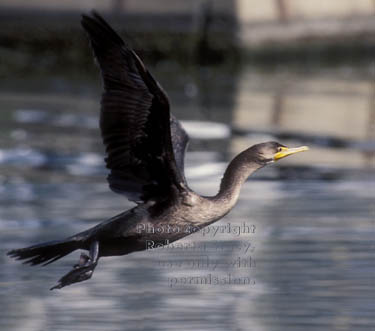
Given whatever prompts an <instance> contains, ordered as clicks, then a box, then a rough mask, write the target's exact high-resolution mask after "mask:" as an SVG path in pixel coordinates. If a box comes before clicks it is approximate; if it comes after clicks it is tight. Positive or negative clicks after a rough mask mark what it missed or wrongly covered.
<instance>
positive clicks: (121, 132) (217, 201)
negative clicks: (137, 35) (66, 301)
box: [8, 12, 307, 289]
mask: <svg viewBox="0 0 375 331" xmlns="http://www.w3.org/2000/svg"><path fill="white" fill-rule="evenodd" d="M81 23H82V26H83V28H84V29H85V31H86V32H87V35H88V37H89V40H90V43H91V47H92V49H93V51H94V55H95V58H96V60H97V62H98V65H99V67H100V69H101V73H102V78H103V85H104V93H103V95H102V100H101V114H100V129H101V134H102V138H103V143H104V145H105V147H106V154H107V157H106V159H105V161H106V165H107V168H108V169H109V170H110V173H109V176H108V177H107V180H108V183H109V186H110V188H111V189H112V190H113V191H114V192H116V193H120V194H123V195H125V196H126V197H127V198H128V199H129V200H131V201H134V202H136V203H137V206H135V207H134V208H132V209H130V210H128V211H125V212H123V213H121V214H119V215H117V216H115V217H112V218H111V219H109V220H107V221H104V222H102V223H100V224H98V225H97V226H95V227H93V228H91V229H88V230H86V231H83V232H81V233H78V234H76V235H74V236H71V237H69V238H66V239H64V240H59V241H52V242H47V243H42V244H39V245H34V246H31V247H27V248H21V249H15V250H12V251H10V252H8V255H10V256H12V257H15V258H16V259H21V260H22V259H25V260H26V262H25V263H29V264H31V265H36V264H44V265H46V264H49V263H52V262H54V261H56V260H58V259H60V258H61V257H63V256H65V255H67V254H69V253H71V252H73V251H75V250H77V249H83V250H88V251H89V256H88V255H86V254H81V257H80V259H79V262H78V264H77V265H75V266H74V268H73V269H72V270H71V271H70V272H68V273H67V274H66V275H65V276H63V277H62V278H61V279H60V280H59V282H58V284H57V285H56V286H54V287H53V288H52V289H54V288H62V287H64V286H67V285H70V284H73V283H76V282H80V281H83V280H86V279H89V278H91V276H92V274H93V271H94V269H95V267H96V266H97V263H98V259H99V258H100V257H103V256H115V255H125V254H129V253H132V252H134V251H140V250H145V249H150V248H156V247H160V246H161V245H165V244H168V243H172V242H173V241H176V240H179V239H181V238H183V237H185V236H187V235H190V234H191V233H194V232H196V231H198V230H200V229H202V228H204V227H206V226H208V225H209V224H211V223H213V222H215V221H217V220H219V219H220V218H222V217H223V216H225V215H226V214H227V213H228V212H229V211H230V210H231V209H232V208H233V207H234V205H235V204H236V202H237V200H238V197H239V194H240V189H241V186H242V184H243V183H244V182H245V181H246V179H247V178H248V176H250V175H251V173H253V172H254V171H255V170H257V169H259V168H261V167H263V166H265V165H267V164H269V163H272V162H274V161H276V160H278V159H281V158H283V157H285V156H287V155H291V154H294V153H297V152H300V151H303V150H306V149H307V148H306V147H300V148H295V149H288V148H287V147H285V146H283V145H281V144H279V143H277V142H267V143H261V144H257V145H254V146H252V147H250V148H248V149H247V150H245V151H243V152H242V153H240V154H239V155H237V156H236V157H235V158H234V159H233V160H232V161H231V162H230V164H229V166H228V167H227V169H226V171H225V173H224V176H223V179H222V181H221V185H220V189H219V192H218V194H217V195H215V196H213V197H205V196H200V195H198V194H196V193H195V192H193V191H192V190H191V189H190V188H189V187H188V184H187V182H186V179H185V174H184V156H185V150H186V148H187V144H188V140H189V138H188V135H187V134H186V132H185V130H184V129H183V128H182V126H181V124H180V123H179V122H178V120H177V119H176V118H175V117H174V116H173V115H171V114H170V109H169V108H170V107H169V101H168V97H167V95H166V93H165V92H164V90H163V89H162V88H161V86H160V85H159V83H158V82H157V81H156V80H155V79H154V78H153V77H152V75H151V74H150V73H149V71H148V70H147V69H146V67H145V66H144V64H143V63H142V61H141V60H140V59H139V57H138V56H137V55H136V53H135V52H134V51H133V50H131V49H130V48H129V47H128V46H127V45H126V44H125V43H124V41H123V40H122V39H121V38H120V37H119V36H118V34H117V33H116V32H115V31H114V30H113V29H112V28H111V27H110V26H109V25H108V24H107V23H106V22H105V21H104V20H103V19H102V18H101V17H100V16H99V15H98V14H96V13H95V12H94V13H93V14H92V16H86V15H83V16H82V22H81Z"/></svg>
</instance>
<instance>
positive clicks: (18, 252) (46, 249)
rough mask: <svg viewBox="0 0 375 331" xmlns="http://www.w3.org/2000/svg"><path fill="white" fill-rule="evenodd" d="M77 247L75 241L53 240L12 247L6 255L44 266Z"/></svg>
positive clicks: (26, 262)
mask: <svg viewBox="0 0 375 331" xmlns="http://www.w3.org/2000/svg"><path fill="white" fill-rule="evenodd" d="M78 248H79V247H78V246H77V242H76V241H73V240H70V239H67V240H55V241H49V242H46V243H42V244H38V245H34V246H30V247H26V248H20V249H14V250H11V251H9V252H8V253H7V255H9V256H10V257H13V258H15V259H16V260H26V261H25V262H24V264H30V265H37V264H43V266H45V265H47V264H50V263H52V262H55V261H56V260H58V259H61V258H62V257H64V256H65V255H68V254H69V253H71V252H73V251H75V250H76V249H78Z"/></svg>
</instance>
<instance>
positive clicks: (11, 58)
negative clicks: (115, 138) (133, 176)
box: [0, 0, 375, 331]
mask: <svg viewBox="0 0 375 331" xmlns="http://www.w3.org/2000/svg"><path fill="white" fill-rule="evenodd" d="M91 9H96V10H97V11H99V13H101V14H102V15H103V16H104V17H105V18H106V19H107V20H108V22H109V23H110V24H111V25H112V26H113V27H114V28H115V29H116V30H117V31H119V32H120V34H121V36H123V37H124V38H125V39H126V40H127V41H128V42H129V44H130V45H131V46H132V47H133V48H134V49H135V50H136V51H137V53H138V54H139V55H140V56H141V57H142V59H143V60H144V62H145V64H146V65H147V66H148V68H149V69H150V70H151V72H152V73H153V74H154V76H155V77H156V78H157V79H158V80H159V82H160V83H161V85H162V86H163V87H164V88H165V90H166V91H167V92H168V94H169V97H170V100H171V104H172V110H173V113H174V114H175V115H176V116H177V117H178V118H179V119H180V120H181V121H182V124H183V125H184V127H185V128H186V130H187V131H188V133H189V135H190V138H191V142H190V146H189V150H188V153H187V156H186V164H187V166H186V168H187V170H186V172H187V178H188V181H189V183H190V185H191V187H192V188H193V189H194V190H196V191H197V192H199V193H200V194H204V195H213V194H215V193H216V192H217V189H218V187H219V183H220V178H221V176H222V174H223V172H224V170H225V167H226V165H227V163H228V162H229V161H230V159H231V158H232V157H233V156H234V155H235V154H237V153H238V152H240V151H242V150H243V149H245V148H247V147H248V146H250V145H252V144H255V143H259V142H263V141H268V140H277V141H279V142H281V143H283V144H285V145H288V146H293V147H294V146H299V145H308V146H309V147H310V151H309V152H306V153H301V154H298V155H296V156H293V157H291V158H288V159H285V160H282V161H280V162H279V163H278V164H274V165H272V166H269V167H266V168H264V169H261V170H260V171H258V172H257V173H256V174H255V175H254V176H253V177H252V178H250V179H249V181H248V182H247V183H246V184H245V185H244V187H243V189H242V192H241V197H240V200H239V202H238V204H237V206H236V208H235V209H234V210H233V211H232V212H231V213H230V214H229V215H227V216H226V217H225V218H224V219H222V220H221V221H220V222H218V223H217V224H216V225H223V226H224V225H227V224H228V223H229V224H231V225H233V226H235V225H237V226H241V225H243V224H247V225H252V226H255V229H256V230H255V233H247V234H246V233H245V234H242V235H241V236H235V235H234V234H230V233H223V234H221V235H217V236H215V237H213V236H211V237H210V236H203V235H202V234H201V233H196V234H194V235H191V236H189V237H187V238H186V239H184V240H183V241H182V243H186V244H189V245H193V246H194V245H196V247H198V246H199V247H201V248H202V247H206V248H205V249H204V250H202V249H196V250H194V251H192V250H181V249H180V250H179V249H177V248H176V249H171V250H169V251H164V250H161V249H160V250H154V251H148V252H139V253H134V254H131V255H129V256H124V257H115V258H106V259H102V260H101V261H100V263H99V267H98V268H97V269H96V271H95V274H94V277H93V279H92V280H90V281H88V282H85V283H81V284H76V285H73V286H71V287H67V288H64V289H63V290H61V291H54V292H50V291H49V290H48V289H49V288H50V287H51V286H52V285H54V284H55V282H56V281H57V279H58V278H60V277H61V276H62V275H63V274H64V273H66V272H67V271H68V270H69V269H70V267H71V265H73V264H74V263H75V262H76V260H77V258H78V256H79V253H78V252H76V253H74V254H72V255H71V256H69V257H66V258H65V259H63V260H61V261H58V262H56V263H54V264H53V265H50V266H48V267H46V268H40V267H35V268H31V267H28V266H23V265H22V264H20V263H18V262H15V261H12V260H10V259H9V258H8V257H7V256H6V255H5V253H6V251H8V250H10V249H13V248H19V247H24V246H29V245H31V244H35V243H38V242H40V241H46V240H53V239H58V238H61V237H64V236H68V235H71V234H73V233H75V232H78V231H82V230H84V229H86V228H89V227H91V226H93V225H95V224H97V223H99V222H101V221H103V220H106V219H108V218H109V217H111V216H113V215H115V214H117V213H119V212H121V211H123V210H125V209H127V208H130V207H131V206H132V204H131V203H130V202H128V201H127V200H125V199H124V198H122V197H121V196H118V195H115V194H114V193H112V192H110V191H109V189H108V187H107V183H106V181H105V176H106V173H107V172H106V169H105V167H104V162H103V156H104V148H103V147H102V143H101V139H100V134H99V130H98V114H99V102H100V94H101V82H100V77H99V72H98V69H97V68H96V66H95V64H94V61H93V59H92V54H91V50H90V48H89V45H88V41H87V38H86V36H85V34H84V32H83V30H82V28H81V27H80V15H81V13H88V12H89V11H90V10H91ZM374 14H375V2H374V1H373V0H356V1H354V0H329V1H320V0H319V1H302V0H263V1H261V2H259V1H255V0H222V1H221V0H212V1H209V0H190V1H183V0H153V1H146V0H113V1H94V0H92V1H79V2H78V1H68V0H66V1H63V2H61V1H52V0H50V1H48V3H47V2H45V1H38V0H32V1H22V0H9V1H7V0H0V77H1V79H0V108H1V117H0V127H1V130H0V229H1V231H0V263H1V266H2V267H1V268H0V303H1V306H2V310H1V312H0V328H1V330H4V331H8V330H12V331H13V330H25V331H26V330H27V331H34V330H35V331H36V330H125V329H126V330H176V329H179V330H190V329H191V328H195V329H196V330H211V329H212V330H254V331H258V330H259V331H263V330H301V329H302V328H303V329H305V330H366V331H367V330H375V317H374V316H375V315H374V309H375V307H374V299H375V290H374V276H375V261H374V253H375V244H374V235H375V203H374V198H375V185H374V184H375V177H374V175H375V162H374V161H375V81H374V77H375V17H374ZM246 244H248V245H250V246H249V247H251V249H249V250H247V251H246V252H245V250H244V249H243V247H245V245H246ZM232 247H237V249H232ZM192 257H193V258H192ZM202 257H203V258H205V261H207V258H208V260H209V261H218V262H219V263H218V267H216V268H215V269H214V268H213V267H212V264H204V263H202V264H199V263H194V261H195V262H196V261H201V260H202ZM192 259H193V260H194V259H195V260H194V261H193V260H192ZM238 259H243V260H240V261H247V262H249V261H251V263H250V262H249V263H243V264H241V263H239V264H237V261H239V260H238ZM170 261H175V262H176V261H177V262H178V261H180V262H181V261H183V262H184V263H169V262H170ZM192 261H193V262H192ZM234 261H235V262H234ZM232 262H233V263H232ZM202 275H203V276H205V277H206V276H207V275H212V276H214V277H218V278H220V279H226V281H223V282H221V283H220V284H216V285H215V284H198V283H194V282H193V283H191V282H190V283H189V284H186V283H185V284H183V283H182V281H180V282H178V283H174V280H182V279H184V278H185V279H187V278H188V277H194V276H196V277H201V276H202ZM230 277H232V278H236V277H237V279H251V282H250V283H249V284H234V283H231V282H230V281H228V278H230ZM171 280H173V282H172V281H171ZM172 283H173V284H174V285H173V286H171V285H172Z"/></svg>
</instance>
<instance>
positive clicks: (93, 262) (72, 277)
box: [51, 241, 99, 290]
mask: <svg viewBox="0 0 375 331" xmlns="http://www.w3.org/2000/svg"><path fill="white" fill-rule="evenodd" d="M98 260H99V242H98V241H94V242H93V243H92V244H91V245H90V256H87V255H86V254H84V253H82V254H81V256H80V258H79V261H78V263H77V264H75V265H74V266H73V269H72V270H71V271H69V272H68V273H67V274H66V275H64V276H63V277H62V278H60V279H59V281H58V283H57V285H55V286H53V287H51V290H54V289H60V288H63V287H65V286H67V285H71V284H74V283H78V282H82V281H84V280H87V279H90V278H91V276H92V274H93V273H94V269H95V267H96V266H97V264H98Z"/></svg>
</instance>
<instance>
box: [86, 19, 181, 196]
mask: <svg viewBox="0 0 375 331" xmlns="http://www.w3.org/2000/svg"><path fill="white" fill-rule="evenodd" d="M81 23H82V26H83V28H84V29H85V30H86V32H87V34H88V37H89V39H90V42H91V47H92V49H93V51H94V54H95V57H96V60H97V62H98V64H99V67H100V69H101V74H102V78H103V83H104V93H103V95H102V100H101V114H100V129H101V134H102V138H103V142H104V145H105V147H106V153H107V157H106V159H105V161H106V165H107V168H109V169H110V174H109V175H108V177H107V180H108V183H109V186H110V188H111V189H112V190H113V191H115V192H117V193H122V194H125V195H126V196H127V197H128V199H129V200H132V201H140V200H142V201H148V200H164V199H167V198H169V197H170V196H171V194H172V193H173V192H175V190H176V188H177V189H181V188H182V185H181V183H183V182H184V175H183V172H182V173H181V172H180V171H179V169H178V167H177V164H176V160H175V157H174V152H173V145H172V140H171V122H172V123H173V120H171V119H170V112H169V101H168V97H167V95H166V93H165V92H164V91H163V89H162V88H161V86H160V85H159V84H158V82H157V81H156V80H155V79H154V78H153V77H152V75H151V74H150V73H149V72H148V70H147V69H146V67H145V66H144V64H143V63H142V61H141V60H140V59H139V57H138V56H137V54H136V53H135V52H134V51H133V50H131V49H130V48H129V47H128V46H127V45H126V44H125V43H124V41H123V40H122V39H121V37H120V36H119V35H118V34H117V33H116V32H115V31H114V30H113V29H112V28H111V27H110V26H109V25H108V24H107V23H106V22H105V21H104V19H103V18H102V17H100V16H99V15H98V14H97V13H95V12H93V13H92V16H86V15H82V21H81ZM185 145H186V143H185ZM180 155H181V154H180ZM182 158H183V156H182ZM180 162H181V161H179V163H180ZM182 163H183V161H182ZM179 166H181V165H180V164H179ZM182 171H183V168H182Z"/></svg>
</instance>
